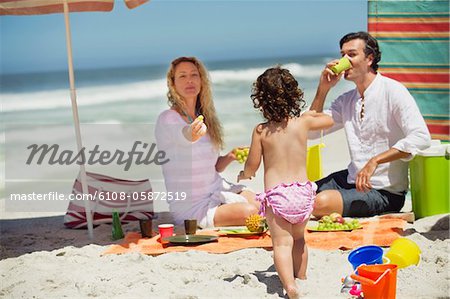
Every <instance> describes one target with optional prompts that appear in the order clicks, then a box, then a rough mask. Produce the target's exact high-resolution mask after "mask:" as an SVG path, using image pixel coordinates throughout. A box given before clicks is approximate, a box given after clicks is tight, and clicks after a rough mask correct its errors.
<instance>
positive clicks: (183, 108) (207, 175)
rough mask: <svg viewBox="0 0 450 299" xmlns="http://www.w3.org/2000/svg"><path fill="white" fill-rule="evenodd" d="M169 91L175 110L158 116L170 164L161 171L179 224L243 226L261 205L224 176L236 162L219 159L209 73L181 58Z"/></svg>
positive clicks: (219, 142)
mask: <svg viewBox="0 0 450 299" xmlns="http://www.w3.org/2000/svg"><path fill="white" fill-rule="evenodd" d="M167 86H168V88H169V91H168V93H167V98H168V100H169V101H168V102H169V106H170V109H167V110H165V111H163V112H162V113H161V114H160V115H159V117H158V120H157V122H156V128H155V133H156V142H157V144H158V149H159V150H163V151H165V152H166V157H167V158H168V159H169V162H168V163H165V164H163V165H162V168H163V174H164V179H165V184H166V190H167V192H168V196H167V199H170V198H172V200H168V202H169V206H170V211H171V212H172V215H173V217H174V219H175V221H176V222H177V223H178V224H180V223H181V222H183V220H184V219H197V223H198V225H199V226H200V227H202V228H204V227H213V226H229V225H243V224H244V223H245V218H246V217H247V216H249V215H251V214H255V213H257V212H258V209H259V203H257V202H256V201H255V194H254V193H253V192H250V191H248V190H246V188H245V186H243V185H235V184H232V183H230V182H228V181H226V180H225V179H223V178H222V177H221V176H220V175H219V173H220V172H222V171H223V170H225V168H226V167H227V166H228V165H229V164H230V163H231V162H233V161H234V160H236V156H235V155H234V154H233V151H230V152H229V153H227V154H225V155H224V156H220V155H219V152H220V150H221V149H222V148H223V144H224V142H223V133H222V127H221V125H220V122H219V120H218V118H217V115H216V111H215V108H214V103H213V99H212V94H211V88H210V81H209V77H208V72H207V71H206V69H205V67H204V66H203V64H202V63H201V62H200V61H199V60H198V59H197V58H195V57H179V58H177V59H175V60H174V61H172V63H171V64H170V68H169V71H168V73H167ZM199 116H203V117H199ZM169 194H171V196H169Z"/></svg>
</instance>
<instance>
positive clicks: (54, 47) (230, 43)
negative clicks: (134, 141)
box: [0, 0, 367, 74]
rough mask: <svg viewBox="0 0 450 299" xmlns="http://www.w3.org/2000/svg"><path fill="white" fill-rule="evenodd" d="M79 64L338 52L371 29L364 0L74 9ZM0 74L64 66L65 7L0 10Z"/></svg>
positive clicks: (156, 2)
mask: <svg viewBox="0 0 450 299" xmlns="http://www.w3.org/2000/svg"><path fill="white" fill-rule="evenodd" d="M70 24H71V31H72V46H73V55H74V66H75V68H77V69H94V68H108V67H121V66H137V65H151V64H167V62H168V61H171V60H172V59H173V58H174V57H177V56H190V55H192V56H198V57H200V58H201V59H202V60H204V61H220V60H236V59H249V58H266V57H289V56H309V55H316V54H330V53H331V54H332V53H336V55H339V44H338V43H339V39H340V38H341V37H342V36H343V35H344V34H346V33H348V32H353V31H360V30H366V29H367V1H366V0H350V1H340V0H331V1H325V0H290V1H284V0H270V1H269V0H268V1H264V0H226V1H217V0H195V1H190V0H182V1H174V0H152V1H150V2H148V3H146V4H144V5H142V6H140V7H137V8H135V9H133V10H129V9H127V8H126V6H125V5H124V3H123V1H121V0H117V1H116V4H115V7H114V9H113V11H112V12H84V13H72V14H71V15H70ZM0 38H1V39H0V73H1V74H8V73H24V72H39V71H49V70H63V69H67V50H66V42H65V26H64V17H63V15H62V14H50V15H40V16H2V17H0Z"/></svg>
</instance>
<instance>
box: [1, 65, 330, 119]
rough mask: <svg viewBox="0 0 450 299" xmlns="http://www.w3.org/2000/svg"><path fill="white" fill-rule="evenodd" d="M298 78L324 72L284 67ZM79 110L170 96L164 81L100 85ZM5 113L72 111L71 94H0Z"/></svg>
mask: <svg viewBox="0 0 450 299" xmlns="http://www.w3.org/2000/svg"><path fill="white" fill-rule="evenodd" d="M283 67H284V68H287V69H289V70H290V71H291V73H292V74H293V75H294V76H295V77H297V78H305V79H313V78H317V77H318V76H319V74H320V72H321V71H322V68H323V66H322V65H302V64H298V63H289V64H285V65H283ZM265 69H266V68H247V69H238V70H226V69H224V70H215V71H211V72H210V75H211V80H212V82H213V83H214V84H217V85H225V84H226V83H228V82H232V83H233V84H234V83H235V82H236V81H241V82H245V83H248V82H253V81H255V80H256V78H257V77H258V76H259V75H261V74H262V73H263V72H264V71H265ZM76 91H77V104H78V106H91V105H98V104H104V103H112V102H125V101H133V100H148V99H155V100H156V99H157V100H161V99H165V98H166V93H167V85H166V80H165V79H164V78H161V79H156V80H150V81H139V82H133V83H126V84H115V85H98V86H91V87H81V88H77V90H76ZM0 96H1V99H2V111H3V112H14V111H26V110H45V109H58V108H70V107H71V100H70V92H69V90H68V89H57V90H52V91H38V92H24V93H1V94H0Z"/></svg>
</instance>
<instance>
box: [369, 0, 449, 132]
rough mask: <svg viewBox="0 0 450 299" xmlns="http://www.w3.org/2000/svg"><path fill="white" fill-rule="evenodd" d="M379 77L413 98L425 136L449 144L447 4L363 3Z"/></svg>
mask: <svg viewBox="0 0 450 299" xmlns="http://www.w3.org/2000/svg"><path fill="white" fill-rule="evenodd" d="M368 8H369V15H368V29H369V32H370V33H371V34H372V35H373V36H375V37H376V38H377V40H378V42H379V44H380V48H381V52H382V53H383V54H382V60H381V62H380V71H381V72H382V73H383V74H384V75H386V76H388V77H391V78H393V79H396V80H398V81H400V82H402V83H403V84H404V85H405V86H406V87H407V88H408V89H409V91H410V92H411V94H412V95H413V97H414V98H415V100H416V102H417V105H418V106H419V109H420V111H421V113H422V115H423V116H424V118H425V122H426V123H427V126H428V129H429V131H430V133H431V136H432V137H433V138H435V139H441V140H449V138H450V136H449V131H450V130H449V124H450V120H449V90H450V75H449V70H450V63H449V29H450V23H449V0H402V1H398V0H369V2H368Z"/></svg>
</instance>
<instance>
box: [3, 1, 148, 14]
mask: <svg viewBox="0 0 450 299" xmlns="http://www.w3.org/2000/svg"><path fill="white" fill-rule="evenodd" d="M124 1H125V4H126V5H127V7H128V8H130V9H131V8H135V7H137V6H139V5H141V4H144V3H145V2H148V1H149V0H124ZM63 3H64V0H0V15H43V14H50V13H63V12H64V9H63ZM67 3H68V4H69V11H70V12H83V11H111V10H112V9H113V7H114V0H67Z"/></svg>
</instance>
